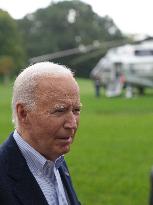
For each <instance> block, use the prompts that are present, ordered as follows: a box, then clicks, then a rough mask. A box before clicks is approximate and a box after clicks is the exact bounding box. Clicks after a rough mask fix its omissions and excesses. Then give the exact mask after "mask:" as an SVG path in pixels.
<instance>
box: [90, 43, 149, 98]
mask: <svg viewBox="0 0 153 205" xmlns="http://www.w3.org/2000/svg"><path fill="white" fill-rule="evenodd" d="M90 76H91V78H92V79H93V80H94V81H97V80H98V81H99V82H100V85H101V86H102V87H104V90H105V95H106V96H107V97H115V96H119V95H121V94H122V91H123V90H124V89H125V96H126V97H128V98H130V97H132V96H133V94H134V91H135V89H137V90H138V93H139V94H141V95H142V94H144V91H145V88H147V87H150V88H153V40H146V41H142V42H140V43H137V44H125V45H123V46H119V47H114V48H110V49H109V50H108V51H107V53H106V55H105V56H104V57H103V58H101V59H100V61H99V62H98V63H97V65H96V66H95V67H94V68H93V70H92V71H91V74H90Z"/></svg>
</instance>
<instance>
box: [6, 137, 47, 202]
mask: <svg viewBox="0 0 153 205" xmlns="http://www.w3.org/2000/svg"><path fill="white" fill-rule="evenodd" d="M5 146H6V148H5V150H7V151H6V154H5V155H6V156H7V160H6V166H7V172H8V176H9V178H10V182H11V185H12V187H13V192H14V194H15V195H16V197H17V198H18V199H19V200H20V203H21V204H23V205H35V204H37V205H48V203H47V201H46V199H45V197H44V195H43V193H42V191H41V189H40V187H39V185H38V184H37V182H36V180H35V178H34V176H33V175H32V173H31V172H30V170H29V168H28V166H27V164H26V161H25V159H24V157H23V156H22V154H21V152H20V150H19V148H18V146H17V145H16V142H15V140H14V138H13V137H12V136H10V138H9V139H8V141H7V142H6V144H5Z"/></svg>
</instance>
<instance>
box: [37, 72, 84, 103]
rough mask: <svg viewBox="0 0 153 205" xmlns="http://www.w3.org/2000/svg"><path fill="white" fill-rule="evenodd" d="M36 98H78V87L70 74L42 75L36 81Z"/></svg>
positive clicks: (54, 99) (59, 99) (58, 99)
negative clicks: (57, 75) (58, 75)
mask: <svg viewBox="0 0 153 205" xmlns="http://www.w3.org/2000/svg"><path fill="white" fill-rule="evenodd" d="M38 82H39V83H38V87H37V96H38V99H40V100H41V99H43V100H45V99H46V100H47V99H48V100H49V99H51V100H52V101H63V100H65V99H66V100H79V99H80V95H79V87H78V84H77V82H76V80H75V79H74V78H73V77H72V76H69V75H68V76H60V77H51V76H47V77H42V78H41V79H39V81H38Z"/></svg>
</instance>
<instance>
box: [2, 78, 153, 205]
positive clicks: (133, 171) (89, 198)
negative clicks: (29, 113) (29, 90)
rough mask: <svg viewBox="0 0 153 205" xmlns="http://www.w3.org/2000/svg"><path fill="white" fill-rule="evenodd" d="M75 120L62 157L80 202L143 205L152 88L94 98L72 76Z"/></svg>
mask: <svg viewBox="0 0 153 205" xmlns="http://www.w3.org/2000/svg"><path fill="white" fill-rule="evenodd" d="M78 82H79V84H80V87H81V101H82V103H83V108H82V113H81V121H80V127H79V130H78V133H77V135H76V140H75V142H74V144H73V146H72V149H71V152H70V153H69V154H68V155H67V156H66V159H67V162H68V165H69V169H70V172H71V176H72V179H73V184H74V186H75V189H76V190H77V193H78V195H79V198H80V201H81V202H82V204H83V205H103V204H104V205H147V204H148V197H149V175H150V170H151V168H152V165H153V91H148V94H147V95H145V96H143V97H140V96H139V97H138V96H137V97H134V98H133V99H125V98H124V97H119V98H112V99H108V98H106V97H104V96H103V95H102V96H101V97H100V98H99V99H97V98H95V97H94V90H93V85H92V82H91V81H89V80H82V79H79V80H78ZM10 101H11V86H8V87H5V86H2V85H1V86H0V142H2V141H4V139H5V138H6V137H7V135H8V134H9V133H10V131H11V130H12V128H13V126H12V124H11V119H10V118H11V114H10V113H11V110H10Z"/></svg>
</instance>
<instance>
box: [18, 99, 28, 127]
mask: <svg viewBox="0 0 153 205" xmlns="http://www.w3.org/2000/svg"><path fill="white" fill-rule="evenodd" d="M16 113H17V116H18V120H19V122H20V123H26V120H27V109H26V107H25V105H23V104H21V103H18V104H17V105H16Z"/></svg>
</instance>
